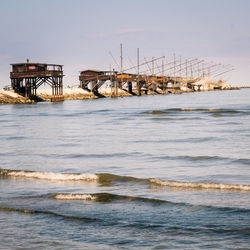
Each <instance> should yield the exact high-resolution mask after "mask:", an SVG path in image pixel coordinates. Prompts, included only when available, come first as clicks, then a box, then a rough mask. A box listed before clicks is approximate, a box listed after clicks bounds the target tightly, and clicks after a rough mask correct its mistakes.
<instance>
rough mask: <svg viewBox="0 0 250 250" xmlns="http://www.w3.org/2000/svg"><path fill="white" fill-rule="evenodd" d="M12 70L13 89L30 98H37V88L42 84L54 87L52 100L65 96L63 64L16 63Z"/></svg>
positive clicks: (60, 99)
mask: <svg viewBox="0 0 250 250" xmlns="http://www.w3.org/2000/svg"><path fill="white" fill-rule="evenodd" d="M11 65H12V72H10V79H11V87H12V89H13V90H14V91H15V92H16V93H18V94H20V95H22V96H25V97H29V98H30V99H37V93H36V90H37V89H38V88H39V87H40V86H41V85H42V84H48V85H49V86H50V87H51V88H52V98H51V101H62V100H63V99H64V98H63V70H62V67H63V66H62V65H58V64H45V63H30V62H29V59H27V62H26V63H16V64H11Z"/></svg>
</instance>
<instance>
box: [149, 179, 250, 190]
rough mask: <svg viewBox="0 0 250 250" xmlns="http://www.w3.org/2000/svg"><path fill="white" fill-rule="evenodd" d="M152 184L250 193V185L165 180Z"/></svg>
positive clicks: (153, 180) (154, 180) (156, 180)
mask: <svg viewBox="0 0 250 250" xmlns="http://www.w3.org/2000/svg"><path fill="white" fill-rule="evenodd" d="M150 182H152V183H155V184H158V185H161V186H168V187H180V188H196V189H221V190H234V191H250V185H241V184H223V183H206V182H182V181H165V180H160V179H150Z"/></svg>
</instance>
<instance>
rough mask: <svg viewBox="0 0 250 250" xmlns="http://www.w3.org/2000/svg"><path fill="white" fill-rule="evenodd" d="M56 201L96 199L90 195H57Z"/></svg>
mask: <svg viewBox="0 0 250 250" xmlns="http://www.w3.org/2000/svg"><path fill="white" fill-rule="evenodd" d="M55 199H57V200H91V201H93V200H95V199H96V197H94V196H92V195H90V194H56V195H55Z"/></svg>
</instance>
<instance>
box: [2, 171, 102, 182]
mask: <svg viewBox="0 0 250 250" xmlns="http://www.w3.org/2000/svg"><path fill="white" fill-rule="evenodd" d="M0 175H1V176H6V177H23V178H34V179H43V180H57V181H95V180H97V179H98V176H97V175H95V174H89V173H86V174H76V173H75V174H74V173H54V172H39V171H23V170H7V169H0Z"/></svg>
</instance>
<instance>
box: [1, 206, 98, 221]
mask: <svg viewBox="0 0 250 250" xmlns="http://www.w3.org/2000/svg"><path fill="white" fill-rule="evenodd" d="M0 211H5V212H16V213H23V214H46V215H52V216H56V217H62V218H64V219H71V220H83V221H88V222H91V221H98V219H96V218H89V217H80V216H73V215H64V214H58V213H55V212H52V211H47V210H33V209H25V208H13V207H1V206H0Z"/></svg>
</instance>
